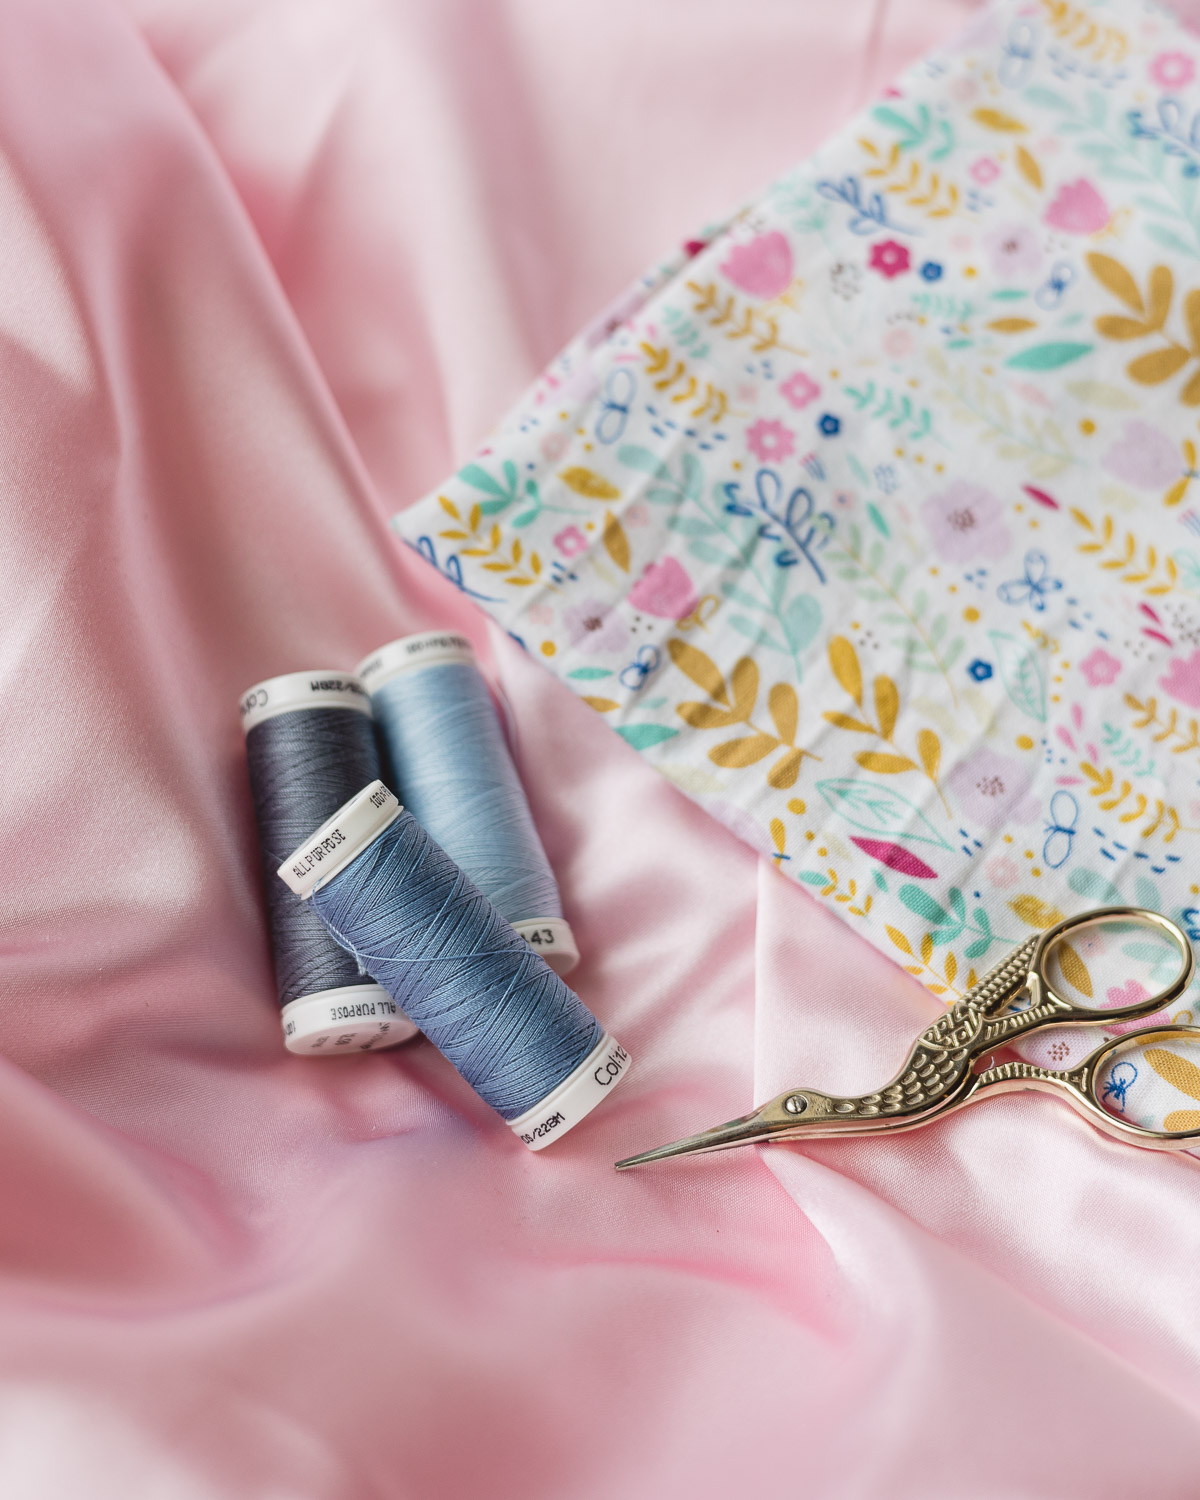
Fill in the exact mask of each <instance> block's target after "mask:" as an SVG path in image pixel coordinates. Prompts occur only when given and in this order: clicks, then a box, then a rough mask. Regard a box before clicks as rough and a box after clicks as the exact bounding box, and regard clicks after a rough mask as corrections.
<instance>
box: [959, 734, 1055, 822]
mask: <svg viewBox="0 0 1200 1500" xmlns="http://www.w3.org/2000/svg"><path fill="white" fill-rule="evenodd" d="M1033 772H1034V767H1033V766H1032V764H1031V763H1030V762H1029V761H1028V760H1017V759H1016V758H1015V757H1014V756H1011V755H1000V754H998V753H997V752H996V751H995V750H991V749H989V748H988V747H987V746H984V747H983V748H982V749H979V750H976V752H975V754H974V755H971V756H969V757H968V758H967V759H966V760H964V761H963V762H962V763H961V764H960V765H957V766H955V768H954V770H953V771H951V772H950V776H949V785H950V790H951V792H952V793H953V795H954V801H955V804H956V806H957V807H958V809H959V811H960V813H961V814H962V816H963V818H964V819H965V820H966V821H967V822H969V823H974V824H975V825H977V826H978V827H981V828H985V829H987V830H988V831H989V832H995V831H996V830H998V829H1000V828H1003V827H1004V825H1005V824H1006V823H1009V822H1019V823H1027V822H1029V820H1030V819H1031V818H1033V817H1036V816H1037V804H1036V802H1034V800H1033V799H1032V798H1031V797H1030V796H1029V787H1030V783H1031V782H1032V780H1033Z"/></svg>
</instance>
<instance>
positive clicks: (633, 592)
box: [629, 557, 700, 620]
mask: <svg viewBox="0 0 1200 1500" xmlns="http://www.w3.org/2000/svg"><path fill="white" fill-rule="evenodd" d="M629 602H630V604H632V605H633V607H634V609H638V610H641V611H642V613H643V614H647V615H657V617H658V618H659V619H660V620H684V619H686V618H687V616H688V615H690V614H691V613H692V611H693V610H694V609H695V608H696V605H697V604H698V603H699V602H700V601H699V599H698V597H697V595H696V588H695V585H694V584H693V583H692V580H691V579H690V578H689V577H688V575H687V570H686V569H685V568H684V567H683V564H682V563H680V562H677V561H676V559H675V558H673V557H664V558H663V560H662V561H661V562H652V563H647V564H646V567H645V569H644V571H643V572H642V576H641V577H640V578H639V579H638V580H637V582H636V583H635V584H634V586H633V587H632V588H631V589H630V590H629Z"/></svg>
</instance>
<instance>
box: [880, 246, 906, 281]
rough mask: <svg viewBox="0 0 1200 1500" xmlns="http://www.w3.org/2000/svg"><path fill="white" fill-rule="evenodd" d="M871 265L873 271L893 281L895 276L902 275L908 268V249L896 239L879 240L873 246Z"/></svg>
mask: <svg viewBox="0 0 1200 1500" xmlns="http://www.w3.org/2000/svg"><path fill="white" fill-rule="evenodd" d="M870 266H871V269H872V271H878V272H879V274H880V275H881V276H886V277H887V279H888V280H889V281H891V280H892V278H893V277H894V276H901V275H903V273H904V272H905V271H907V270H908V267H909V255H908V249H907V247H906V246H904V245H901V244H900V243H898V241H896V240H879V241H878V242H877V243H876V244H874V245H872V246H871V260H870Z"/></svg>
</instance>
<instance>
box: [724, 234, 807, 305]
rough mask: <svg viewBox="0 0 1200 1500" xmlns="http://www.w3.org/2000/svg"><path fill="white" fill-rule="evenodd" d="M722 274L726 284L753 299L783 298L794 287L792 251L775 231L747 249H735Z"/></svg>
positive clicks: (742, 246) (736, 247)
mask: <svg viewBox="0 0 1200 1500" xmlns="http://www.w3.org/2000/svg"><path fill="white" fill-rule="evenodd" d="M720 271H721V275H722V276H724V277H725V279H726V281H732V282H733V284H734V286H736V287H738V288H740V289H741V290H742V291H743V292H749V294H750V295H751V296H752V297H779V296H781V295H782V294H783V293H784V292H786V291H787V289H788V287H789V286H791V284H792V247H791V245H789V244H788V242H787V237H786V236H785V235H782V234H780V232H779V230H778V229H773V230H772V231H771V232H770V234H760V235H757V236H756V237H755V238H754V239H752V240H751V241H750V243H749V244H747V245H734V247H733V248H732V249H731V250H730V252H729V254H728V255H727V256H726V258H725V259H724V260H723V261H722V262H721V266H720Z"/></svg>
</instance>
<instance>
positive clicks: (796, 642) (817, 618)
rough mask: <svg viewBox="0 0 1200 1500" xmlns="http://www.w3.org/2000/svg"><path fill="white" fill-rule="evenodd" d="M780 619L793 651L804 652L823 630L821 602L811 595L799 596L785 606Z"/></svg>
mask: <svg viewBox="0 0 1200 1500" xmlns="http://www.w3.org/2000/svg"><path fill="white" fill-rule="evenodd" d="M780 572H783V569H782V568H781V569H780ZM779 618H780V621H781V622H782V624H783V628H784V630H786V631H787V638H788V645H789V646H791V648H792V650H793V651H803V650H804V648H805V646H807V645H808V643H809V642H810V641H811V640H812V639H813V637H814V636H815V635H816V633H817V631H818V630H820V628H821V601H820V600H819V599H815V598H814V597H813V596H812V595H811V594H797V595H796V597H795V598H794V599H790V600H789V601H788V602H787V604H785V605H784V607H783V609H782V610H781V611H780V614H779Z"/></svg>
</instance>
